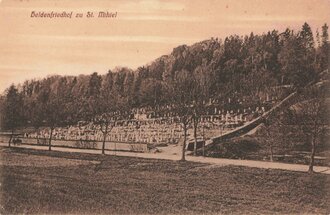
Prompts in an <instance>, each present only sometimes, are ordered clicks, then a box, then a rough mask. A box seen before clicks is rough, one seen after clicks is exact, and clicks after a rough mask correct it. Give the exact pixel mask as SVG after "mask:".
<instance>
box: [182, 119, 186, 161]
mask: <svg viewBox="0 0 330 215" xmlns="http://www.w3.org/2000/svg"><path fill="white" fill-rule="evenodd" d="M183 130H184V137H183V146H182V157H181V161H185V160H186V141H187V124H183Z"/></svg>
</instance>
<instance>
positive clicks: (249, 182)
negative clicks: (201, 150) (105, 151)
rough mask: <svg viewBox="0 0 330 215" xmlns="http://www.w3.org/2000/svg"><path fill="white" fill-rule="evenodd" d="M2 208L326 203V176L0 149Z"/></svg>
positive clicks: (193, 208) (255, 207)
mask: <svg viewBox="0 0 330 215" xmlns="http://www.w3.org/2000/svg"><path fill="white" fill-rule="evenodd" d="M0 157H1V162H0V164H1V166H0V168H1V169H0V171H1V177H0V179H1V199H0V203H1V205H0V206H1V209H0V210H1V211H0V213H1V214H7V213H30V214H31V213H32V214H33V213H56V214H59V213H61V214H63V213H87V214H91V213H93V214H95V213H98V214H99V213H115V214H201V213H204V214H218V213H225V214H227V213H235V214H237V213H244V214H256V213H259V214H260V213H262V214H274V213H279V214H282V213H297V214H298V213H299V214H301V213H308V214H310V213H318V214H319V213H321V214H326V213H327V214H328V213H329V212H330V208H329V206H328V203H329V202H330V201H329V200H330V186H329V182H330V176H329V175H323V174H313V175H309V174H307V173H296V172H288V171H280V170H266V169H256V168H246V167H236V166H225V167H219V166H213V165H206V164H200V163H192V162H175V161H165V160H151V159H140V158H131V157H115V156H102V155H89V154H79V153H63V152H48V151H34V150H27V149H8V148H0Z"/></svg>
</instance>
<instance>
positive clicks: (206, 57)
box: [0, 23, 330, 130]
mask: <svg viewBox="0 0 330 215" xmlns="http://www.w3.org/2000/svg"><path fill="white" fill-rule="evenodd" d="M329 51H330V45H329V35H328V26H327V24H324V25H323V26H322V27H321V28H320V30H317V31H316V32H315V33H314V34H313V32H312V30H311V28H310V26H309V25H308V24H307V23H305V24H304V25H303V26H302V28H301V30H300V31H298V32H297V31H293V30H291V29H289V28H288V29H286V30H285V31H284V32H278V31H276V30H273V31H269V32H267V33H264V34H261V35H255V34H254V33H251V34H250V35H246V36H238V35H232V36H228V37H226V38H225V39H224V40H223V41H222V40H220V39H217V38H215V39H214V38H212V39H210V40H205V41H202V42H199V43H196V44H194V45H191V46H187V45H182V46H179V47H176V48H174V49H173V51H172V53H171V54H169V55H164V56H162V57H160V58H158V59H156V60H155V61H153V62H151V63H150V64H149V65H145V66H142V67H139V68H138V69H137V70H135V71H134V70H131V69H129V68H126V67H118V68H115V69H114V70H109V71H108V72H107V73H106V74H104V75H99V74H97V73H95V72H94V73H92V74H91V75H79V76H49V77H46V78H44V79H42V80H27V81H25V82H24V83H21V84H19V85H12V86H10V87H9V88H8V89H7V90H6V91H5V92H4V93H3V94H2V96H1V98H0V111H1V122H2V130H14V129H16V128H18V127H35V128H38V127H41V126H48V127H56V126H64V125H70V124H76V123H77V122H78V121H81V120H85V121H91V120H95V119H96V118H98V117H99V116H107V117H110V118H113V117H119V116H121V117H125V116H126V115H127V114H128V113H129V111H130V110H131V109H132V108H141V107H148V108H153V109H155V110H158V109H161V108H162V107H165V106H171V107H174V106H175V107H174V109H173V110H181V112H180V111H179V112H177V114H178V115H179V116H181V117H182V118H184V115H185V114H187V113H188V112H189V110H182V108H183V107H187V106H189V105H191V104H196V105H195V107H197V106H198V105H197V104H205V102H206V101H210V100H212V101H218V102H219V101H225V100H226V99H227V98H242V97H249V98H250V99H249V101H250V102H254V99H255V98H254V97H255V95H256V94H257V93H258V92H260V91H262V92H266V91H267V90H270V89H271V87H273V86H282V85H290V86H294V87H295V88H299V87H303V86H305V85H306V84H308V83H309V82H311V81H315V80H317V79H318V76H319V74H320V73H321V72H322V71H323V70H325V69H327V68H328V67H329V65H328V64H329ZM180 107H181V108H180ZM197 111H200V110H199V109H197V108H195V109H193V110H191V113H196V112H197ZM104 119H105V118H104V117H103V120H104Z"/></svg>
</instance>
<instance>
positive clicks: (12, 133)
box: [8, 129, 14, 148]
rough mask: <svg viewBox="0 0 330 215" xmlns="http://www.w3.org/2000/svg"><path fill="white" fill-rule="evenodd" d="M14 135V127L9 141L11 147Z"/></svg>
mask: <svg viewBox="0 0 330 215" xmlns="http://www.w3.org/2000/svg"><path fill="white" fill-rule="evenodd" d="M13 136H14V129H12V130H11V135H10V138H9V142H8V146H9V148H10V144H11V141H12V139H13Z"/></svg>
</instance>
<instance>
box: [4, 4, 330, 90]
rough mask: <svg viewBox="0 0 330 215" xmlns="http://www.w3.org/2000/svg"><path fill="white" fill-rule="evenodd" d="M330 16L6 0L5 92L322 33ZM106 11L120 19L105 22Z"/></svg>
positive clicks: (308, 9)
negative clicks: (235, 44) (271, 35)
mask: <svg viewBox="0 0 330 215" xmlns="http://www.w3.org/2000/svg"><path fill="white" fill-rule="evenodd" d="M329 11H330V0H290V1H287V0H273V1H271V0H249V1H248V0H125V1H123V0H95V1H89V0H0V93H1V92H3V91H4V90H5V89H6V88H8V87H9V86H10V85H11V84H12V83H15V84H17V83H22V82H23V81H24V80H26V79H32V78H37V79H40V78H44V77H46V76H48V75H54V74H59V75H79V74H91V73H93V72H98V73H99V74H105V73H106V72H107V71H108V70H109V69H114V68H115V67H116V66H126V67H129V68H132V69H136V68H137V67H139V66H143V65H146V64H148V63H150V62H151V61H153V60H154V59H156V58H158V57H160V56H162V55H166V54H170V53H171V51H172V50H173V48H175V47H177V46H178V45H182V44H186V45H191V44H193V43H195V42H198V41H201V40H205V39H210V38H211V37H214V38H216V37H218V38H219V39H223V38H225V37H226V36H229V35H232V34H238V35H246V34H250V32H252V31H253V32H254V33H263V32H267V31H270V30H273V29H276V30H279V31H284V30H285V29H286V28H287V27H289V28H291V29H294V30H299V29H300V28H301V26H302V25H303V23H304V22H307V23H309V24H310V25H311V27H312V29H313V31H314V32H315V31H316V29H317V28H318V29H319V30H320V29H321V26H322V25H323V24H324V23H328V25H329V24H330V13H329ZM32 12H36V13H38V12H46V13H49V12H56V13H62V12H67V13H70V12H72V14H73V15H72V18H71V19H70V18H42V17H31V13H32ZM87 12H93V15H94V17H92V18H91V17H89V18H88V17H86V15H87ZM99 12H109V13H117V16H116V17H114V18H98V17H97V16H98V13H99ZM77 13H82V14H83V17H82V18H75V15H76V14H77Z"/></svg>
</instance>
